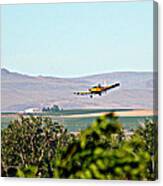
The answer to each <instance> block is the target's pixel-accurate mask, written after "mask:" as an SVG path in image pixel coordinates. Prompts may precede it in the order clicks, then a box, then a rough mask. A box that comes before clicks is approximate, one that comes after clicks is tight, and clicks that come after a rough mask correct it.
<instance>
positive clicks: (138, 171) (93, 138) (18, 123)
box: [2, 114, 157, 180]
mask: <svg viewBox="0 0 163 186" xmlns="http://www.w3.org/2000/svg"><path fill="white" fill-rule="evenodd" d="M2 175H3V176H18V177H54V178H81V179H116V180H117V179H118V180H119V179H121V180H122V179H123V180H124V179H125V180H154V179H156V177H157V123H156V122H153V121H149V120H147V121H145V123H144V126H141V127H139V128H138V129H136V130H135V131H133V133H132V134H131V133H130V134H128V133H126V131H124V129H123V127H122V125H121V123H120V122H119V120H118V118H117V117H115V116H114V114H109V115H105V116H101V117H100V118H98V119H97V120H96V121H95V122H94V123H93V124H92V125H91V126H90V127H89V128H87V129H85V130H84V131H82V132H81V133H80V134H79V135H77V136H74V135H72V134H71V133H69V132H68V131H67V130H66V129H64V127H63V126H61V125H59V124H57V123H53V122H52V120H51V119H49V118H42V117H22V118H20V119H19V120H15V121H14V122H13V123H12V124H11V125H9V127H8V128H6V129H3V130H2Z"/></svg>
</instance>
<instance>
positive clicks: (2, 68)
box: [1, 67, 153, 78]
mask: <svg viewBox="0 0 163 186" xmlns="http://www.w3.org/2000/svg"><path fill="white" fill-rule="evenodd" d="M1 70H7V71H9V72H10V73H18V74H21V75H27V76H31V77H39V76H42V77H56V78H82V77H89V76H96V75H100V74H109V73H153V71H112V72H104V73H97V74H89V75H84V76H75V77H61V76H55V74H54V75H43V74H38V75H36V74H30V73H23V72H19V71H12V70H10V69H8V68H6V67H1Z"/></svg>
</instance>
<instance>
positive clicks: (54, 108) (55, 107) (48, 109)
mask: <svg viewBox="0 0 163 186" xmlns="http://www.w3.org/2000/svg"><path fill="white" fill-rule="evenodd" d="M42 111H43V112H59V111H60V108H59V106H58V105H53V106H52V107H43V109H42Z"/></svg>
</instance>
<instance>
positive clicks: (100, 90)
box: [74, 83, 120, 98]
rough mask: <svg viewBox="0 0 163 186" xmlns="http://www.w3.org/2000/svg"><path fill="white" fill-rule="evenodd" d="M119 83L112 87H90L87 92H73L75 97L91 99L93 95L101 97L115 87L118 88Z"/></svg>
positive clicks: (99, 85)
mask: <svg viewBox="0 0 163 186" xmlns="http://www.w3.org/2000/svg"><path fill="white" fill-rule="evenodd" d="M119 86H120V83H115V84H113V85H107V86H102V85H101V84H98V85H97V86H94V87H91V88H90V89H88V91H83V92H74V94H76V95H81V96H83V95H90V97H91V98H93V94H98V95H99V96H101V95H102V93H104V92H107V90H110V89H113V88H115V87H119Z"/></svg>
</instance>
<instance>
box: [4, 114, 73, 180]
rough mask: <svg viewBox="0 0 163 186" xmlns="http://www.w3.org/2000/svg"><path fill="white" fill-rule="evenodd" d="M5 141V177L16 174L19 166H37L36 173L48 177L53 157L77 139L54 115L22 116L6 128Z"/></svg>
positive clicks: (25, 167)
mask: <svg viewBox="0 0 163 186" xmlns="http://www.w3.org/2000/svg"><path fill="white" fill-rule="evenodd" d="M1 140H2V146H1V147H2V150H1V157H2V175H3V176H12V175H13V174H14V172H15V169H16V170H17V168H19V167H24V168H23V170H25V171H27V169H28V170H29V169H31V167H33V166H37V174H34V175H33V176H40V177H47V176H49V175H50V171H51V170H50V168H49V167H50V166H48V164H49V162H50V160H56V159H57V158H59V156H60V155H61V154H62V151H64V150H65V149H66V147H67V146H68V145H69V144H71V143H72V142H73V140H75V138H74V135H72V134H70V133H68V132H67V130H66V129H64V127H63V126H61V125H58V123H53V122H52V120H51V119H50V118H43V117H32V116H31V117H21V118H20V119H18V120H15V121H13V122H12V123H11V124H10V125H9V126H8V128H6V129H3V130H2V137H1ZM27 172H28V171H27ZM32 172H33V170H32ZM34 173H35V171H34ZM20 175H22V174H20V171H19V174H18V176H20Z"/></svg>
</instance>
